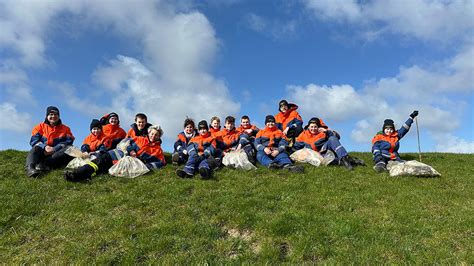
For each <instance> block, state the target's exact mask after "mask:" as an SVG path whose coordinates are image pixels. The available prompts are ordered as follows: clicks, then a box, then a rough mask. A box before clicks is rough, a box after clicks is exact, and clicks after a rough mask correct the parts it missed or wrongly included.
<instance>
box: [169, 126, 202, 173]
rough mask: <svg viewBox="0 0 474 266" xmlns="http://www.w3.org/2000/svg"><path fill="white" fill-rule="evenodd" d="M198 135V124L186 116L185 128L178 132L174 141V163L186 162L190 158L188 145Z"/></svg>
mask: <svg viewBox="0 0 474 266" xmlns="http://www.w3.org/2000/svg"><path fill="white" fill-rule="evenodd" d="M195 136H196V126H195V124H194V120H192V119H191V118H186V119H185V120H184V129H183V131H181V132H180V133H179V134H178V138H177V139H176V141H175V143H174V152H173V154H172V155H171V161H172V162H173V164H174V165H179V164H182V163H185V162H186V161H187V160H188V151H187V149H186V148H187V147H188V144H189V141H191V139H192V138H194V137H195Z"/></svg>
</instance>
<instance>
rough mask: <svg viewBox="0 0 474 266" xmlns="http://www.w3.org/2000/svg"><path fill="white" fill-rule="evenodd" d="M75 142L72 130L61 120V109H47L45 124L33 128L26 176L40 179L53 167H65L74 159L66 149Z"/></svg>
mask: <svg viewBox="0 0 474 266" xmlns="http://www.w3.org/2000/svg"><path fill="white" fill-rule="evenodd" d="M73 142H74V136H73V135H72V133H71V129H70V128H69V127H68V126H66V125H64V124H63V123H62V121H61V119H60V118H59V109H58V108H57V107H55V106H49V107H48V108H46V118H45V119H44V122H42V123H40V124H38V125H37V126H35V127H34V128H33V131H32V133H31V139H30V145H31V147H32V148H31V150H30V152H29V153H28V156H27V157H26V174H27V175H28V176H29V177H38V176H39V175H40V174H41V173H43V172H46V171H48V170H49V169H50V168H51V167H53V168H59V167H62V166H65V165H66V164H67V163H68V162H69V161H71V160H72V159H73V158H72V157H71V156H69V155H67V154H66V153H64V152H65V151H66V149H67V148H68V147H69V146H71V145H72V144H73Z"/></svg>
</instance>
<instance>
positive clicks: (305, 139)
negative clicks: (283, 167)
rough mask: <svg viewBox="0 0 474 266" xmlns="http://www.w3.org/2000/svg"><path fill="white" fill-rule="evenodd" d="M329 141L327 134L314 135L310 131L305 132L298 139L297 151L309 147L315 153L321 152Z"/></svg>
mask: <svg viewBox="0 0 474 266" xmlns="http://www.w3.org/2000/svg"><path fill="white" fill-rule="evenodd" d="M327 139H328V136H327V134H326V132H319V133H318V134H314V135H313V134H311V132H309V130H305V131H303V133H301V134H300V135H299V136H298V137H297V138H296V143H295V149H301V148H304V147H307V148H311V149H312V150H314V151H320V150H321V147H322V146H323V145H324V143H326V141H327Z"/></svg>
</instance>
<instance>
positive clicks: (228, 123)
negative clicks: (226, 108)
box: [225, 121, 235, 131]
mask: <svg viewBox="0 0 474 266" xmlns="http://www.w3.org/2000/svg"><path fill="white" fill-rule="evenodd" d="M234 127H235V123H232V122H229V121H226V122H225V128H226V129H227V130H229V131H230V130H232V129H234Z"/></svg>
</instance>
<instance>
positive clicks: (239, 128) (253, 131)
mask: <svg viewBox="0 0 474 266" xmlns="http://www.w3.org/2000/svg"><path fill="white" fill-rule="evenodd" d="M247 129H251V130H252V133H250V134H248V133H247V132H245V130H247ZM237 131H240V132H242V133H245V134H247V135H249V137H255V136H256V135H257V133H258V131H260V129H258V127H256V126H255V125H248V126H247V127H243V126H240V127H238V128H237Z"/></svg>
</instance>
